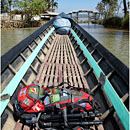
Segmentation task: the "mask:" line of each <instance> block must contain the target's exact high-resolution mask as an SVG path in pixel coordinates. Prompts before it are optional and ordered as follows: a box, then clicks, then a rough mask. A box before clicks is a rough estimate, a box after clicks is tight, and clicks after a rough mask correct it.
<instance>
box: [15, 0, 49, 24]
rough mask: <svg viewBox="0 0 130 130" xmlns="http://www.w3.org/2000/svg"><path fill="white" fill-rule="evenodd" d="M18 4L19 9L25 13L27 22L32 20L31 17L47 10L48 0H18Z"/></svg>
mask: <svg viewBox="0 0 130 130" xmlns="http://www.w3.org/2000/svg"><path fill="white" fill-rule="evenodd" d="M16 1H17V2H16V5H17V8H19V10H21V11H22V12H23V14H25V20H26V22H30V21H31V18H32V17H33V16H35V15H39V16H40V14H41V13H43V12H44V11H46V10H47V3H46V0H22V1H21V0H16Z"/></svg>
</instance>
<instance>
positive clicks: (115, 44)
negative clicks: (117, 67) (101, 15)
mask: <svg viewBox="0 0 130 130" xmlns="http://www.w3.org/2000/svg"><path fill="white" fill-rule="evenodd" d="M80 25H81V26H82V27H83V28H84V29H85V30H86V31H87V32H89V33H90V34H91V35H92V36H93V37H94V38H95V39H96V40H98V41H99V42H100V43H101V44H103V46H105V47H106V48H107V49H108V50H109V51H110V52H112V53H113V54H114V55H115V56H116V57H118V58H119V59H120V60H121V61H122V62H123V63H124V64H126V65H127V66H129V32H128V31H125V30H117V29H108V28H104V27H103V26H102V25H94V24H89V25H88V24H80Z"/></svg>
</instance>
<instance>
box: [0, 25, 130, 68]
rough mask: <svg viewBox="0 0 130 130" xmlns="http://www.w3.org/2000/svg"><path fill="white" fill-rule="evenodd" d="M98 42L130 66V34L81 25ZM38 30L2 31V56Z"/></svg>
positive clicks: (101, 27)
mask: <svg viewBox="0 0 130 130" xmlns="http://www.w3.org/2000/svg"><path fill="white" fill-rule="evenodd" d="M80 25H81V26H82V27H83V28H84V29H85V30H86V31H87V32H89V33H90V34H91V35H92V36H93V37H95V39H96V40H98V41H99V42H100V43H101V44H103V46H105V47H106V48H107V49H108V50H109V51H110V52H112V53H113V54H114V55H115V56H116V57H118V58H119V59H120V60H121V61H122V62H123V63H124V64H126V65H127V66H129V32H128V31H124V30H116V29H108V28H104V27H103V26H102V25H96V24H89V25H88V24H80ZM37 29H38V28H23V29H13V30H11V29H2V30H1V54H2V55H3V54H4V53H5V52H7V51H8V50H9V49H10V48H12V47H13V46H15V45H16V44H17V43H19V42H20V41H21V40H23V39H24V38H26V37H27V36H29V35H30V34H31V33H33V32H34V31H35V30H37Z"/></svg>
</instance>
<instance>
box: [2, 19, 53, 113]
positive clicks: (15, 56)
mask: <svg viewBox="0 0 130 130" xmlns="http://www.w3.org/2000/svg"><path fill="white" fill-rule="evenodd" d="M53 20H54V19H53ZM53 20H51V21H50V22H48V23H47V24H45V25H44V26H43V27H41V28H40V29H38V30H37V31H36V32H34V33H33V34H31V35H30V36H29V37H27V38H26V39H25V40H23V41H21V42H20V43H19V44H18V45H16V46H15V47H14V48H12V49H11V50H9V51H8V52H7V53H6V54H5V55H3V56H2V57H1V62H2V63H1V75H2V82H5V83H3V84H4V86H3V87H2V89H1V94H0V96H1V99H2V100H1V101H0V104H1V111H0V115H2V113H3V112H4V110H5V108H6V107H7V105H8V103H9V102H10V99H11V97H12V96H13V94H14V92H15V91H16V89H17V86H18V85H19V84H20V82H21V81H22V82H23V83H24V84H25V85H27V83H26V81H25V80H23V77H24V76H25V74H26V72H27V71H28V70H29V68H30V67H31V68H32V70H34V72H35V73H37V72H36V71H35V69H34V67H33V66H32V65H31V64H32V63H33V62H34V60H35V58H36V57H37V59H38V60H39V61H40V62H41V63H42V62H43V61H41V60H42V59H40V58H38V56H39V55H41V54H39V53H40V51H41V50H42V51H43V49H42V48H44V44H45V43H46V42H47V41H49V38H50V36H51V35H54V34H53V33H54V30H55V29H54V27H53V26H52V22H53ZM43 32H44V34H43ZM51 38H52V37H51ZM45 46H46V48H48V47H47V45H46V44H45ZM43 53H44V51H43ZM45 55H46V54H45ZM39 57H40V56H39ZM17 64H20V65H19V66H17ZM13 66H15V68H14V67H13ZM16 66H17V67H16ZM10 70H11V71H12V72H13V74H12V73H10ZM6 76H7V77H6ZM5 78H6V79H5ZM3 80H5V81H3Z"/></svg>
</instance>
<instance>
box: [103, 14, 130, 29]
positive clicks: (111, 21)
mask: <svg viewBox="0 0 130 130" xmlns="http://www.w3.org/2000/svg"><path fill="white" fill-rule="evenodd" d="M103 25H104V26H105V27H112V28H124V29H129V15H128V14H127V16H126V17H124V18H120V17H117V16H116V17H111V18H107V19H104V21H103Z"/></svg>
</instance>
